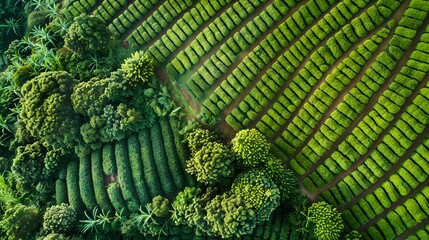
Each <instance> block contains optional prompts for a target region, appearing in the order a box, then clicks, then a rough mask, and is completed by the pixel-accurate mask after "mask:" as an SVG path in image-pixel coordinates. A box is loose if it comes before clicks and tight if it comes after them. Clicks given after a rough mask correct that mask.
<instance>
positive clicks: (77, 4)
mask: <svg viewBox="0 0 429 240" xmlns="http://www.w3.org/2000/svg"><path fill="white" fill-rule="evenodd" d="M95 4H97V0H74V1H68V4H67V5H65V6H63V8H62V9H63V10H62V11H61V12H62V13H63V14H64V15H65V17H66V18H67V19H73V18H74V17H77V16H79V15H80V14H81V13H88V12H89V11H90V10H91V9H92V8H93V7H94V6H95Z"/></svg>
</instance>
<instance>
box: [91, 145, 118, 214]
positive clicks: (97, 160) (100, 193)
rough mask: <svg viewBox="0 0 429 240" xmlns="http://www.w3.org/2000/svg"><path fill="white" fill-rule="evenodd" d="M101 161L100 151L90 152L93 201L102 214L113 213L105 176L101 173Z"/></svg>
mask: <svg viewBox="0 0 429 240" xmlns="http://www.w3.org/2000/svg"><path fill="white" fill-rule="evenodd" d="M102 161H103V160H102V150H101V149H99V150H94V151H92V152H91V172H92V184H93V186H94V193H95V199H96V201H97V205H98V207H99V208H101V209H102V210H103V211H104V212H108V211H110V212H113V207H112V204H111V203H110V201H109V198H108V196H107V192H106V186H105V183H104V181H105V177H106V176H105V175H104V173H103V165H102Z"/></svg>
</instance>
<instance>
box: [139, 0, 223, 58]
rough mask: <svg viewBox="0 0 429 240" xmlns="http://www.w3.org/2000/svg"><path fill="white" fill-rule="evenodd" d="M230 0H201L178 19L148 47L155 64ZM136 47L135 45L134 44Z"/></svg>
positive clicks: (167, 55) (166, 56) (168, 54)
mask: <svg viewBox="0 0 429 240" xmlns="http://www.w3.org/2000/svg"><path fill="white" fill-rule="evenodd" d="M230 2H231V0H223V1H216V2H214V1H209V0H202V1H200V2H198V3H197V5H196V6H195V7H194V8H192V9H191V10H189V11H188V12H189V14H185V15H184V16H183V17H182V18H181V19H179V20H178V21H177V22H176V23H175V24H174V25H173V26H172V27H171V29H170V30H169V31H167V33H166V34H165V35H163V36H162V37H161V39H159V40H157V41H156V42H155V43H154V44H153V45H152V46H150V47H149V49H148V53H149V54H150V55H151V57H152V59H153V60H154V64H155V65H159V64H161V63H164V62H165V60H166V59H167V58H168V57H169V56H170V54H171V53H172V52H174V51H175V50H176V49H177V48H178V47H180V46H181V45H182V44H183V43H184V42H185V41H186V39H187V38H188V37H189V36H191V35H192V34H193V33H194V32H195V31H197V29H199V27H200V26H201V25H203V24H204V22H205V21H208V20H209V19H210V18H211V17H213V16H214V15H215V14H216V12H217V11H219V10H220V9H221V8H222V7H223V6H225V5H226V4H228V3H230ZM196 19H197V20H196ZM136 47H137V46H136Z"/></svg>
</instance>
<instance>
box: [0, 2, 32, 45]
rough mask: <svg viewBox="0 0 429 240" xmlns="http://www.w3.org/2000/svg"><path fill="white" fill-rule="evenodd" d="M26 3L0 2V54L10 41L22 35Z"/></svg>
mask: <svg viewBox="0 0 429 240" xmlns="http://www.w3.org/2000/svg"><path fill="white" fill-rule="evenodd" d="M26 3H27V1H16V0H6V1H1V2H0V9H1V10H0V52H3V51H4V50H6V49H7V46H8V45H9V43H10V42H11V41H13V40H14V39H17V38H19V37H21V36H22V35H23V34H24V26H25V21H26V17H27V16H26V13H25V5H26Z"/></svg>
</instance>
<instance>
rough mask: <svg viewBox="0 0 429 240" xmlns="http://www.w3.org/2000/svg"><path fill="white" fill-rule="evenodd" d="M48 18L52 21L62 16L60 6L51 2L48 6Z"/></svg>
mask: <svg viewBox="0 0 429 240" xmlns="http://www.w3.org/2000/svg"><path fill="white" fill-rule="evenodd" d="M46 11H47V12H46V16H47V17H48V18H49V19H50V20H52V19H54V18H55V17H57V16H58V15H59V14H60V5H59V4H57V3H55V1H50V2H49V3H48V4H46Z"/></svg>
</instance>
